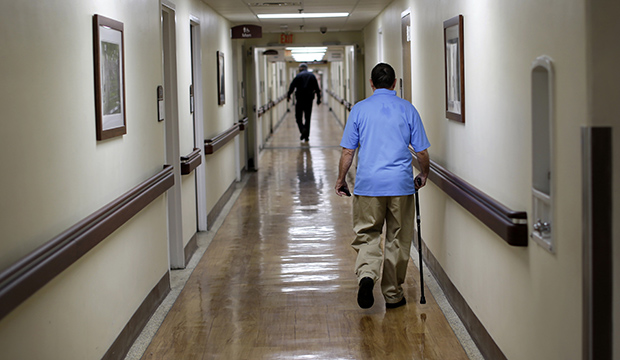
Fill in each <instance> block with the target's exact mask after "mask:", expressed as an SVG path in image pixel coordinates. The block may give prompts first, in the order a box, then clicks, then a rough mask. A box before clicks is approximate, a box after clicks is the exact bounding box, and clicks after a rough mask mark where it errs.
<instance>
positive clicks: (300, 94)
mask: <svg viewBox="0 0 620 360" xmlns="http://www.w3.org/2000/svg"><path fill="white" fill-rule="evenodd" d="M293 92H295V98H296V99H297V100H301V101H312V100H314V94H315V93H316V96H317V101H318V102H319V103H320V102H321V89H320V88H319V83H318V81H316V76H314V74H313V73H311V72H309V71H307V70H303V71H302V72H300V73H299V74H297V76H295V79H293V81H292V82H291V86H289V88H288V94H287V97H288V98H290V97H291V94H292V93H293Z"/></svg>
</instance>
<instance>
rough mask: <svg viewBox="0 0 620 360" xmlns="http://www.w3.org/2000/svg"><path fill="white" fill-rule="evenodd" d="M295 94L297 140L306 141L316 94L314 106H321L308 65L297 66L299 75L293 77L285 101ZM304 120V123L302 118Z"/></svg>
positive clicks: (317, 85) (316, 85) (319, 91)
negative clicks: (313, 104)
mask: <svg viewBox="0 0 620 360" xmlns="http://www.w3.org/2000/svg"><path fill="white" fill-rule="evenodd" d="M293 92H295V100H296V103H295V120H296V121H297V127H299V133H300V134H301V135H300V136H299V140H305V141H308V138H309V137H310V117H311V116H312V100H314V94H316V104H317V105H321V89H320V88H319V83H318V81H317V80H316V76H314V74H313V73H311V72H309V71H308V65H306V64H300V65H299V74H297V76H295V78H294V79H293V81H292V82H291V85H290V86H289V88H288V93H287V96H286V100H287V101H290V100H291V94H293ZM304 116H305V118H306V122H304V120H303V118H304Z"/></svg>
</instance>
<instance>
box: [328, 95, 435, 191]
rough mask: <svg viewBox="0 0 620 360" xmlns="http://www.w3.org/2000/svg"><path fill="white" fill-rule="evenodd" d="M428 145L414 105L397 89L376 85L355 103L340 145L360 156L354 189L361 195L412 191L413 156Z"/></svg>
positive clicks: (413, 187) (413, 189)
mask: <svg viewBox="0 0 620 360" xmlns="http://www.w3.org/2000/svg"><path fill="white" fill-rule="evenodd" d="M409 145H411V146H412V147H413V149H414V150H415V151H416V152H419V151H422V150H425V149H427V148H428V147H429V146H430V143H429V141H428V138H427V137H426V132H425V131H424V125H423V124H422V120H421V119H420V115H419V114H418V111H417V110H416V108H415V107H414V106H413V105H412V104H411V103H410V102H409V101H407V100H404V99H401V98H399V97H398V96H396V91H393V90H388V89H376V90H375V92H374V93H373V95H372V96H370V97H369V98H367V99H365V100H362V101H360V102H358V103H357V104H355V106H353V108H352V109H351V114H350V116H349V119H348V121H347V125H346V126H345V128H344V133H343V135H342V141H341V142H340V146H342V147H343V148H346V149H356V148H357V147H358V146H359V153H358V156H359V159H358V165H357V175H356V177H355V188H354V191H353V193H354V194H355V195H362V196H403V195H411V194H414V193H415V186H414V183H413V169H412V166H411V162H412V160H413V157H412V156H411V153H410V152H409Z"/></svg>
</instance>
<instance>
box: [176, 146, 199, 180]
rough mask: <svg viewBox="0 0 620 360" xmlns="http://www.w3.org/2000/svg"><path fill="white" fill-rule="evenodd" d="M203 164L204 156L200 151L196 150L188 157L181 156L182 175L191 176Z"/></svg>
mask: <svg viewBox="0 0 620 360" xmlns="http://www.w3.org/2000/svg"><path fill="white" fill-rule="evenodd" d="M200 164H202V156H200V149H198V148H194V151H192V152H191V153H189V154H188V155H186V156H181V175H189V174H191V173H192V171H194V169H196V168H197V167H198V166H199V165H200Z"/></svg>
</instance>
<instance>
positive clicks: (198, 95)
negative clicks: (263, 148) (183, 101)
mask: <svg viewBox="0 0 620 360" xmlns="http://www.w3.org/2000/svg"><path fill="white" fill-rule="evenodd" d="M190 36H191V42H192V43H191V57H192V59H191V61H192V85H193V87H194V114H193V118H194V147H196V148H198V149H201V151H200V156H201V157H202V161H201V162H200V165H198V167H197V168H196V170H195V176H196V216H197V219H198V231H207V225H208V224H207V215H208V214H207V180H206V178H207V175H206V173H205V170H206V169H205V161H206V159H205V153H204V142H205V141H204V137H205V136H204V122H203V119H204V102H203V89H202V45H201V44H202V43H201V40H200V20H199V19H198V18H196V17H194V16H191V15H190Z"/></svg>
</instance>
